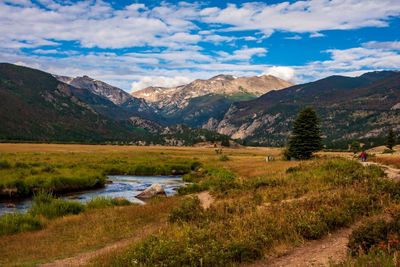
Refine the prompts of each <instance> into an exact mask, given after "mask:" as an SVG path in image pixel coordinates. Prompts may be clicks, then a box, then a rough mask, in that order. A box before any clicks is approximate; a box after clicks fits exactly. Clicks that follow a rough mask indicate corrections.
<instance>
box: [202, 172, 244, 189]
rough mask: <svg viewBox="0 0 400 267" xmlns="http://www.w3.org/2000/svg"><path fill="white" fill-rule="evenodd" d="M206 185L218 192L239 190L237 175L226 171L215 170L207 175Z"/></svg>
mask: <svg viewBox="0 0 400 267" xmlns="http://www.w3.org/2000/svg"><path fill="white" fill-rule="evenodd" d="M204 183H205V185H206V186H207V187H209V188H210V189H212V190H213V191H216V192H225V191H227V190H229V189H234V188H239V184H238V183H236V181H235V175H234V174H233V173H232V172H230V171H228V170H225V169H214V170H210V171H209V172H208V173H207V177H206V181H204Z"/></svg>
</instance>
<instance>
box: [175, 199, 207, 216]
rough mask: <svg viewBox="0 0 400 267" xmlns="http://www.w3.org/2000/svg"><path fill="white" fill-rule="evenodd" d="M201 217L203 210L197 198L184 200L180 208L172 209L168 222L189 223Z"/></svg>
mask: <svg viewBox="0 0 400 267" xmlns="http://www.w3.org/2000/svg"><path fill="white" fill-rule="evenodd" d="M202 216H203V208H202V207H201V206H200V200H199V198H198V197H190V198H187V199H185V200H184V201H183V202H182V204H181V205H180V207H177V208H174V209H172V211H171V214H170V216H169V221H170V222H189V221H193V220H197V219H200V218H201V217H202Z"/></svg>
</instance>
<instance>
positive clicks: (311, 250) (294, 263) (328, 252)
mask: <svg viewBox="0 0 400 267" xmlns="http://www.w3.org/2000/svg"><path fill="white" fill-rule="evenodd" d="M351 232H352V229H351V228H344V229H341V230H339V231H336V232H334V233H333V234H331V235H328V236H326V237H324V238H322V239H320V240H314V241H309V242H307V243H305V244H304V245H303V246H301V247H298V248H295V249H294V250H292V251H290V252H289V253H288V254H286V255H284V256H281V257H279V258H276V259H273V260H269V261H267V260H265V261H260V262H256V263H254V264H252V265H249V266H252V267H261V266H269V267H281V266H282V267H283V266H284V267H286V266H290V267H309V266H329V264H330V263H334V262H336V263H338V262H340V261H342V260H343V259H344V258H345V257H346V255H347V243H348V241H349V236H350V234H351Z"/></svg>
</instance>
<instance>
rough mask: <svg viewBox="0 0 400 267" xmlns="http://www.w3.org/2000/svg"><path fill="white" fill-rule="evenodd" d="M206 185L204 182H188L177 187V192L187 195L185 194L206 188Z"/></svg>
mask: <svg viewBox="0 0 400 267" xmlns="http://www.w3.org/2000/svg"><path fill="white" fill-rule="evenodd" d="M207 189H208V187H207V186H206V185H204V184H197V183H195V184H188V185H186V186H182V187H180V188H178V193H179V194H180V195H187V194H192V193H198V192H201V191H205V190H207Z"/></svg>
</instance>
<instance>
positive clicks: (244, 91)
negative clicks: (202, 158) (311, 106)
mask: <svg viewBox="0 0 400 267" xmlns="http://www.w3.org/2000/svg"><path fill="white" fill-rule="evenodd" d="M292 85H293V84H292V83H290V82H287V81H284V80H282V79H279V78H277V77H274V76H271V75H264V76H254V77H238V78H236V77H234V76H232V75H227V74H220V75H217V76H214V77H212V78H210V79H208V80H195V81H193V82H191V83H189V84H186V85H181V86H177V87H170V88H162V87H147V88H145V89H142V90H139V91H135V92H133V93H132V95H133V96H135V97H138V98H143V99H145V100H146V101H147V102H148V103H150V104H151V105H153V106H155V107H157V108H159V109H163V110H164V111H165V112H166V113H168V114H170V113H171V112H172V113H173V112H175V111H177V110H178V109H183V108H185V107H186V106H187V105H188V103H189V101H190V100H191V99H194V98H197V97H201V96H206V95H223V96H225V97H227V98H230V97H234V98H237V99H238V100H240V99H241V97H245V98H246V99H248V98H255V97H258V96H260V95H263V94H265V93H267V92H269V91H271V90H279V89H283V88H286V87H289V86H292Z"/></svg>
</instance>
